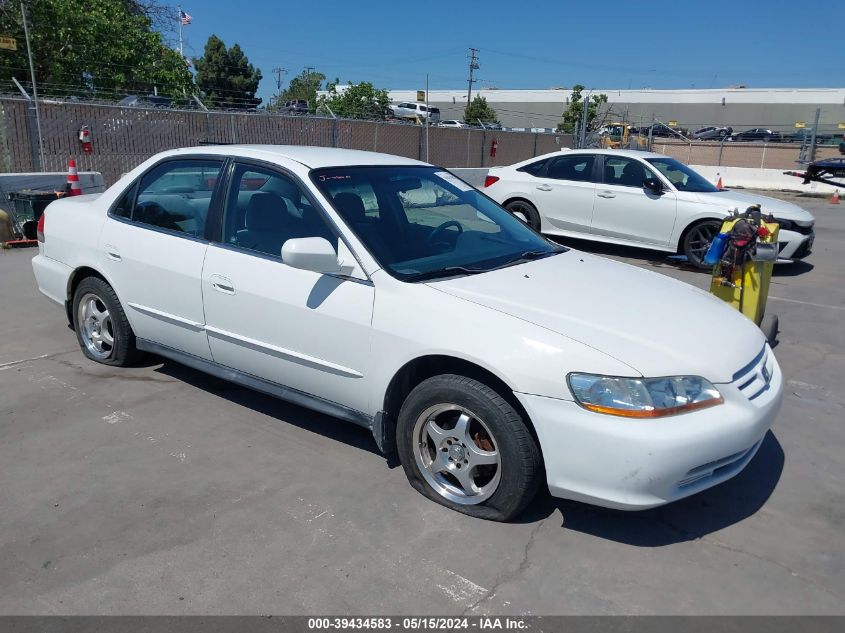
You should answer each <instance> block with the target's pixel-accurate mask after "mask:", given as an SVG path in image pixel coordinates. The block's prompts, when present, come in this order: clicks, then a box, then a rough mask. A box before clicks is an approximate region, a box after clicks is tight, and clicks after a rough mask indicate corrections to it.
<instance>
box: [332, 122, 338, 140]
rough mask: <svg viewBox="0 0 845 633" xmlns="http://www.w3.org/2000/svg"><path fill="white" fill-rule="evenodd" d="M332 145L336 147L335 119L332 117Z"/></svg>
mask: <svg viewBox="0 0 845 633" xmlns="http://www.w3.org/2000/svg"><path fill="white" fill-rule="evenodd" d="M332 147H337V119H332Z"/></svg>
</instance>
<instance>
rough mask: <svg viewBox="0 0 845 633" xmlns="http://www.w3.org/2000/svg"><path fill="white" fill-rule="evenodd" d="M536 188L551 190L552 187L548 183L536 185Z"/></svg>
mask: <svg viewBox="0 0 845 633" xmlns="http://www.w3.org/2000/svg"><path fill="white" fill-rule="evenodd" d="M537 189H539V190H540V191H551V190H552V188H551V186H550V185H537Z"/></svg>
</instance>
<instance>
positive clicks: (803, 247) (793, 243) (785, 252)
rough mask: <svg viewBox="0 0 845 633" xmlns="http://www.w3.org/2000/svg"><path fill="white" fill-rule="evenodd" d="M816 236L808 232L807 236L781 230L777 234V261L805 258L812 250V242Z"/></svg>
mask: <svg viewBox="0 0 845 633" xmlns="http://www.w3.org/2000/svg"><path fill="white" fill-rule="evenodd" d="M815 238H816V236H815V233H813V232H812V231H810V233H808V234H803V233H798V232H797V231H786V230H783V229H781V231H779V232H778V245H779V250H778V259H786V260H790V261H792V260H796V259H803V258H804V257H807V255H809V254H810V253H811V252H812V250H813V242H814V240H815Z"/></svg>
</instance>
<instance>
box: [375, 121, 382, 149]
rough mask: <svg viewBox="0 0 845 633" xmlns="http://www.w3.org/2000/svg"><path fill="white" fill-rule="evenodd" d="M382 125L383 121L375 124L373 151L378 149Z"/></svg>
mask: <svg viewBox="0 0 845 633" xmlns="http://www.w3.org/2000/svg"><path fill="white" fill-rule="evenodd" d="M380 127H381V123H376V125H375V128H376V131H375V133H374V134H373V151H374V152H377V151H378V129H379V128H380Z"/></svg>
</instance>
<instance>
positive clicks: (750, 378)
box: [731, 344, 775, 400]
mask: <svg viewBox="0 0 845 633" xmlns="http://www.w3.org/2000/svg"><path fill="white" fill-rule="evenodd" d="M774 370H775V358H774V356H773V355H772V350H771V348H770V347H769V346H768V344H766V345H765V346H764V347H763V349H762V351H761V352H760V353H759V354H757V356H756V357H755V358H754V360H752V361H751V362H750V363H748V364H747V365H746V366H745V367H743V368H742V369H740V370H739V371H738V372H736V373H735V374H734V376H733V380H732V381H731V384H733V385H736V388H737V389H739V391H740V392H741V393H742V394H743V395H745V397H746V398H748V399H749V400H754V399H755V398H758V397H759V396H761V395H762V394H763V393H765V392H766V390H768V388H769V385H770V384H771V381H772V373H773V372H774Z"/></svg>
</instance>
